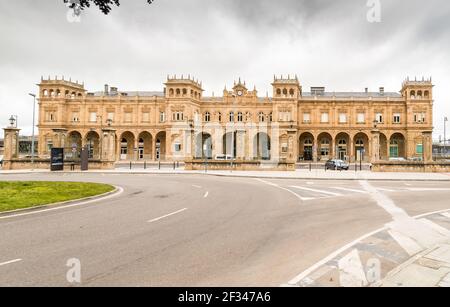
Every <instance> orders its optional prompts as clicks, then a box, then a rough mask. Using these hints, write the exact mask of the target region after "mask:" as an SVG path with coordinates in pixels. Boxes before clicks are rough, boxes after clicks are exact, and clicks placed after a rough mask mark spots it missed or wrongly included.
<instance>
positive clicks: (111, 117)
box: [106, 112, 114, 121]
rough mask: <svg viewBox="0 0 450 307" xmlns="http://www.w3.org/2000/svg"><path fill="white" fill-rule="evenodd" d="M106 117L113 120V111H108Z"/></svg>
mask: <svg viewBox="0 0 450 307" xmlns="http://www.w3.org/2000/svg"><path fill="white" fill-rule="evenodd" d="M106 119H109V120H111V121H114V113H113V112H108V117H107V118H106Z"/></svg>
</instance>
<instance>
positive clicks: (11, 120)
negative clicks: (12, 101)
mask: <svg viewBox="0 0 450 307" xmlns="http://www.w3.org/2000/svg"><path fill="white" fill-rule="evenodd" d="M9 124H10V125H11V128H17V115H11V117H10V118H9Z"/></svg>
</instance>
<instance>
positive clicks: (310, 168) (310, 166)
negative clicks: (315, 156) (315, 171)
mask: <svg viewBox="0 0 450 307" xmlns="http://www.w3.org/2000/svg"><path fill="white" fill-rule="evenodd" d="M309 171H310V172H311V171H312V165H311V163H309Z"/></svg>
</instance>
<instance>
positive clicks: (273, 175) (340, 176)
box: [0, 168, 450, 181]
mask: <svg viewBox="0 0 450 307" xmlns="http://www.w3.org/2000/svg"><path fill="white" fill-rule="evenodd" d="M39 173H50V171H49V170H14V171H2V170H0V176H1V175H8V174H39ZM65 173H82V172H80V171H74V172H70V171H66V172H65ZM83 173H104V174H160V175H162V174H165V175H173V174H179V175H186V174H188V175H189V174H191V175H192V174H202V175H210V176H224V177H246V178H267V179H307V180H400V181H450V173H374V172H370V171H358V172H355V171H325V170H312V171H309V170H296V171H294V172H271V171H210V170H208V171H207V172H205V171H185V170H183V169H177V170H173V169H161V170H158V169H146V170H144V169H143V168H141V169H131V170H129V169H125V168H123V169H115V170H91V171H87V172H83Z"/></svg>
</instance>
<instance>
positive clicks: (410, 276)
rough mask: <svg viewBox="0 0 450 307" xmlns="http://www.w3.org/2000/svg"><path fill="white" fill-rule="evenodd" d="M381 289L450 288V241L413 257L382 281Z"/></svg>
mask: <svg viewBox="0 0 450 307" xmlns="http://www.w3.org/2000/svg"><path fill="white" fill-rule="evenodd" d="M380 286H381V287H450V241H449V242H448V243H447V244H439V245H437V246H436V247H434V248H431V249H428V250H426V251H425V252H423V253H421V254H419V255H417V256H415V257H413V258H412V259H410V260H409V261H408V262H406V263H404V264H403V265H401V266H399V267H398V268H396V269H395V270H393V271H392V272H390V273H389V274H388V276H386V278H385V279H384V280H383V281H381V283H380Z"/></svg>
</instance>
